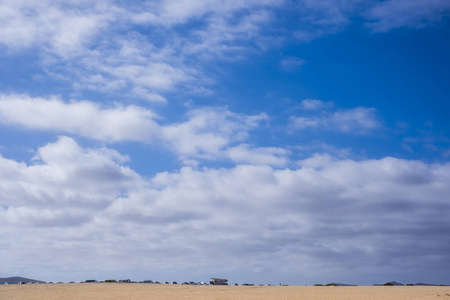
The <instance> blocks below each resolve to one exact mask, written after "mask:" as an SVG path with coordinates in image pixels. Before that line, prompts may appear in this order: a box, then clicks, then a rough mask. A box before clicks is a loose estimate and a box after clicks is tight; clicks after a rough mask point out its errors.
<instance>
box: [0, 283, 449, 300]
mask: <svg viewBox="0 0 450 300" xmlns="http://www.w3.org/2000/svg"><path fill="white" fill-rule="evenodd" d="M75 299H76V300H101V299H105V300H106V299H108V300H115V299H117V300H119V299H120V300H135V299H136V300H137V299H139V300H145V299H161V300H166V299H167V300H178V299H189V300H194V299H195V300H202V299H205V300H216V299H217V300H219V299H220V300H221V299H224V300H247V299H248V300H253V299H254V300H256V299H258V300H272V299H273V300H275V299H277V300H280V299H318V300H326V299H333V300H336V299H337V300H339V299H342V300H344V299H346V300H350V299H355V300H356V299H358V300H364V299H380V300H381V299H382V300H389V299H395V300H401V299H405V300H406V299H449V300H450V287H449V286H432V287H430V286H426V287H424V286H420V287H419V286H417V287H416V286H394V287H392V286H391V287H385V286H380V287H374V286H354V287H335V286H323V287H316V286H188V285H163V284H161V285H158V284H143V283H137V284H136V283H64V284H26V285H8V286H0V300H75Z"/></svg>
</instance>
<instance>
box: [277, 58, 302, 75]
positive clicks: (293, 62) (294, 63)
mask: <svg viewBox="0 0 450 300" xmlns="http://www.w3.org/2000/svg"><path fill="white" fill-rule="evenodd" d="M305 63H306V61H305V60H304V59H301V58H298V57H287V58H285V59H283V60H282V61H281V62H280V66H281V68H282V69H284V70H285V71H288V72H295V71H297V70H299V69H300V67H301V66H303V65H304V64H305Z"/></svg>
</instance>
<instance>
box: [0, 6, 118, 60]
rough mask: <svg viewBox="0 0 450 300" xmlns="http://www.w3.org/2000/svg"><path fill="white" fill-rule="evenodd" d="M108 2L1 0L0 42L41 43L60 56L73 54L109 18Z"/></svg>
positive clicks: (13, 45)
mask: <svg viewBox="0 0 450 300" xmlns="http://www.w3.org/2000/svg"><path fill="white" fill-rule="evenodd" d="M108 2H109V1H96V2H95V3H91V2H90V1H86V0H83V1H47V0H43V1H24V0H18V1H8V0H7V1H2V8H1V9H0V20H1V21H0V36H2V39H1V40H0V43H2V44H4V45H6V46H7V47H10V48H13V49H23V48H25V47H30V46H35V45H37V46H41V47H44V48H46V49H48V50H49V51H51V52H52V53H56V54H58V55H59V56H60V57H64V58H66V57H69V56H70V55H76V54H77V53H79V52H80V51H83V50H84V48H85V47H86V46H87V45H88V44H89V43H90V42H91V40H92V38H93V37H95V36H96V35H97V34H99V32H100V31H101V30H103V29H104V28H105V27H106V26H107V25H108V23H109V21H110V19H111V18H112V11H111V10H110V9H108V8H109V5H108Z"/></svg>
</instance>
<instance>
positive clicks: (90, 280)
mask: <svg viewBox="0 0 450 300" xmlns="http://www.w3.org/2000/svg"><path fill="white" fill-rule="evenodd" d="M85 282H87V283H93V282H97V280H95V279H88V280H86V281H85Z"/></svg>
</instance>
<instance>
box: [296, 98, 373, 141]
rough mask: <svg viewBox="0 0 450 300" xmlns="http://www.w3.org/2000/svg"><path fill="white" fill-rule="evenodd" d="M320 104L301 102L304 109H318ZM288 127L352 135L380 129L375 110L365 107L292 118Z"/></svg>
mask: <svg viewBox="0 0 450 300" xmlns="http://www.w3.org/2000/svg"><path fill="white" fill-rule="evenodd" d="M321 104H322V103H321V102H310V101H308V102H305V103H303V102H302V105H303V106H304V107H306V109H315V108H316V107H317V108H319V105H320V106H322V105H321ZM290 126H291V127H292V128H294V129H307V128H318V129H326V130H333V131H340V132H344V133H353V134H367V133H369V132H372V131H374V130H377V129H381V128H382V125H381V123H380V121H379V118H378V116H377V111H376V109H374V108H367V107H356V108H352V109H341V110H337V111H335V112H325V111H323V112H321V113H320V114H318V115H317V116H312V117H297V116H292V117H291V118H290Z"/></svg>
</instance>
